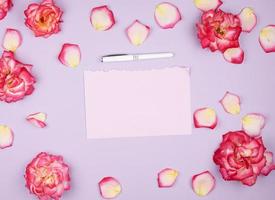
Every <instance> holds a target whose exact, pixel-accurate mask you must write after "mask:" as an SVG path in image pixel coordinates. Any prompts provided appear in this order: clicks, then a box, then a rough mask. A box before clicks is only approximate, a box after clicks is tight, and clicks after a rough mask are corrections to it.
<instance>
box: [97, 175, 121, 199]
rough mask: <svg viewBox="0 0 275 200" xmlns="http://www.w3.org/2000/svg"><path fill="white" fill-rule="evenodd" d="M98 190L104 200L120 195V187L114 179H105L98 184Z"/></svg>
mask: <svg viewBox="0 0 275 200" xmlns="http://www.w3.org/2000/svg"><path fill="white" fill-rule="evenodd" d="M99 190H100V194H101V196H102V197H103V198H104V199H113V198H115V197H117V196H118V195H119V194H120V193H121V185H120V183H119V182H118V181H117V180H116V179H115V178H113V177H105V178H103V179H102V180H101V181H100V182H99Z"/></svg>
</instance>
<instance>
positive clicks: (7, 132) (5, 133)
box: [0, 125, 14, 149]
mask: <svg viewBox="0 0 275 200" xmlns="http://www.w3.org/2000/svg"><path fill="white" fill-rule="evenodd" d="M13 138H14V135H13V132H12V130H11V129H10V128H9V127H8V126H5V125H0V149H5V148H7V147H11V146H12V144H13Z"/></svg>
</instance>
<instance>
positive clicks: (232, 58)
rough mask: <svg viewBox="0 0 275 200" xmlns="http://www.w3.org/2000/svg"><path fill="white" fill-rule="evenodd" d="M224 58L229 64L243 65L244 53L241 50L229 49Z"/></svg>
mask: <svg viewBox="0 0 275 200" xmlns="http://www.w3.org/2000/svg"><path fill="white" fill-rule="evenodd" d="M223 57H224V59H225V60H226V61H227V62H230V63H233V64H241V63H243V60H244V52H243V50H242V49H241V48H239V47H238V48H228V49H226V50H225V52H224V53H223Z"/></svg>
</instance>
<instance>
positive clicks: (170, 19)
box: [155, 2, 182, 29]
mask: <svg viewBox="0 0 275 200" xmlns="http://www.w3.org/2000/svg"><path fill="white" fill-rule="evenodd" d="M181 19H182V17H181V13H180V11H179V9H178V7H177V6H175V5H173V4H171V3H167V2H164V3H160V4H158V5H157V6H156V9H155V20H156V22H157V24H158V25H159V26H160V27H161V28H163V29H168V28H174V26H175V25H176V24H177V23H178V22H179V21H180V20H181Z"/></svg>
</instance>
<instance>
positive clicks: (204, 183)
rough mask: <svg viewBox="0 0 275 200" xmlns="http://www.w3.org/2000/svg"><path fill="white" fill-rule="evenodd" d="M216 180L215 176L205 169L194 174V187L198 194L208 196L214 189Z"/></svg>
mask: <svg viewBox="0 0 275 200" xmlns="http://www.w3.org/2000/svg"><path fill="white" fill-rule="evenodd" d="M215 182H216V179H215V177H214V176H213V175H212V174H211V173H210V172H209V171H205V172H202V173H200V174H197V175H195V176H193V178H192V188H193V191H194V192H195V193H196V194H197V195H198V196H206V195H208V194H209V193H210V192H211V191H212V190H213V189H214V187H215Z"/></svg>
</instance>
